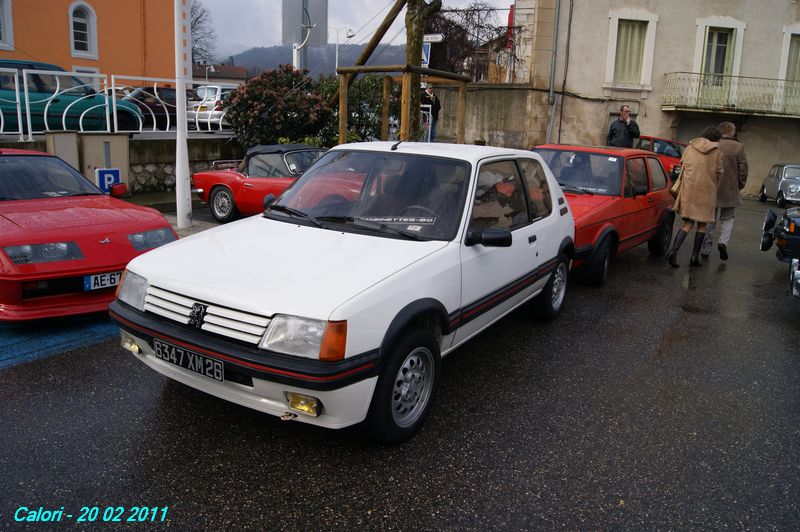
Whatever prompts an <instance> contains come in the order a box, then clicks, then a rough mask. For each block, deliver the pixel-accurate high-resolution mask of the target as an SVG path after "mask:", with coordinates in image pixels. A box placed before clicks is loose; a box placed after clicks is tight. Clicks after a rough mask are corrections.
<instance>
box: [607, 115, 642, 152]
mask: <svg viewBox="0 0 800 532" xmlns="http://www.w3.org/2000/svg"><path fill="white" fill-rule="evenodd" d="M638 136H639V124H637V123H636V122H634V121H633V120H631V123H630V124H626V123H625V122H623V121H622V120H619V119H617V120H614V122H612V123H611V126H610V127H609V128H608V137H607V138H606V146H619V147H620V148H633V139H635V138H636V137H638Z"/></svg>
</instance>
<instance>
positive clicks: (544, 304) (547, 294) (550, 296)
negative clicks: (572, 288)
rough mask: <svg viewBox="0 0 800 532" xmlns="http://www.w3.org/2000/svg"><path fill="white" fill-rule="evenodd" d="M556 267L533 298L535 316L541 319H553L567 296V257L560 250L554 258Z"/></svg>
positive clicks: (559, 312)
mask: <svg viewBox="0 0 800 532" xmlns="http://www.w3.org/2000/svg"><path fill="white" fill-rule="evenodd" d="M556 260H557V261H558V262H557V263H556V268H555V270H553V273H551V274H550V279H548V280H547V284H545V285H544V289H542V292H541V293H540V294H539V295H538V296H536V299H534V305H535V307H534V308H535V312H536V316H537V317H538V318H539V319H542V320H554V319H556V318H557V317H558V315H559V314H561V309H562V308H563V307H564V300H565V299H566V297H567V280H568V278H569V259H568V258H567V256H566V255H565V254H564V252H563V251H562V252H561V253H559V254H558V258H557V259H556Z"/></svg>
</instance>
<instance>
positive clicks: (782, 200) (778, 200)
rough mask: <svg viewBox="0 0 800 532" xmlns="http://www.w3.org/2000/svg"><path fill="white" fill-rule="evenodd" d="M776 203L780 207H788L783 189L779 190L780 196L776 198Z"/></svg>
mask: <svg viewBox="0 0 800 532" xmlns="http://www.w3.org/2000/svg"><path fill="white" fill-rule="evenodd" d="M775 203H777V204H778V207H780V208H781V209H785V208H786V198H785V197H783V191H779V192H778V197H777V198H775Z"/></svg>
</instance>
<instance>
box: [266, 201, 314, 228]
mask: <svg viewBox="0 0 800 532" xmlns="http://www.w3.org/2000/svg"><path fill="white" fill-rule="evenodd" d="M266 210H268V211H278V212H283V213H286V214H288V215H290V216H295V217H297V218H303V219H304V220H308V221H309V222H311V223H312V224H314V225H316V226H317V227H323V226H322V224H321V223H319V220H317V219H316V218H314V217H313V216H311V215H310V214H308V213H305V212H303V211H298V210H297V209H293V208H292V207H287V206H286V205H275V204H273V205H270V206H269V207H267V209H266Z"/></svg>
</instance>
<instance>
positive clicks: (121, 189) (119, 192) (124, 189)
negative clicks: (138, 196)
mask: <svg viewBox="0 0 800 532" xmlns="http://www.w3.org/2000/svg"><path fill="white" fill-rule="evenodd" d="M110 192H111V197H112V198H121V197H122V196H125V195H126V194H127V193H128V185H126V184H125V183H118V184H116V185H111V191H110Z"/></svg>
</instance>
